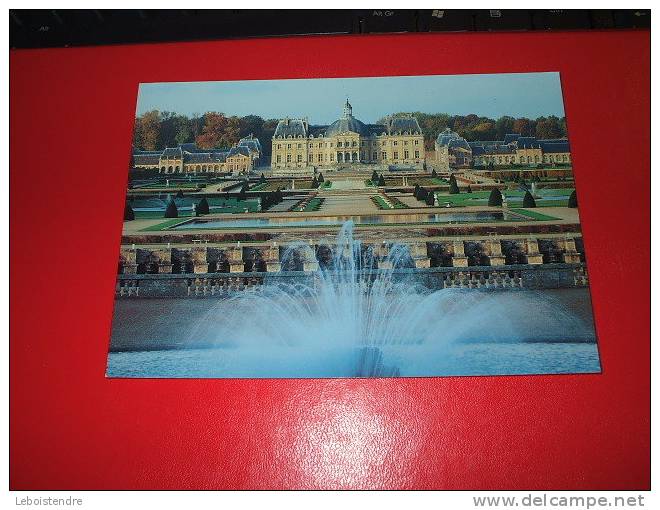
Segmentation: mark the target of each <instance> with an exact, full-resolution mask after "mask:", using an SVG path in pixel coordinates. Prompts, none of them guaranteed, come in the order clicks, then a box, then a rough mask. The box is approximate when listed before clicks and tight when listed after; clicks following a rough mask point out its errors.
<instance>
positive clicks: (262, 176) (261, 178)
mask: <svg viewBox="0 0 660 510" xmlns="http://www.w3.org/2000/svg"><path fill="white" fill-rule="evenodd" d="M259 182H262V183H263V182H266V176H265V175H264V174H261V177H259Z"/></svg>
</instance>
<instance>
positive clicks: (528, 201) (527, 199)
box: [522, 191, 536, 207]
mask: <svg viewBox="0 0 660 510" xmlns="http://www.w3.org/2000/svg"><path fill="white" fill-rule="evenodd" d="M522 206H523V207H536V200H534V197H533V196H532V194H531V193H530V192H529V191H526V192H525V196H524V197H523V202H522Z"/></svg>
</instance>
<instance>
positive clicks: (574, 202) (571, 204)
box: [568, 190, 578, 209]
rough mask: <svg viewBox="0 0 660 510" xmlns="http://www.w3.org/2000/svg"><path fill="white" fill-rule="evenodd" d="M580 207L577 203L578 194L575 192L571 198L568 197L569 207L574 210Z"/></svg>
mask: <svg viewBox="0 0 660 510" xmlns="http://www.w3.org/2000/svg"><path fill="white" fill-rule="evenodd" d="M577 206H578V202H577V194H576V193H575V190H573V192H572V193H571V196H570V197H568V207H572V208H573V209H574V208H576V207H577Z"/></svg>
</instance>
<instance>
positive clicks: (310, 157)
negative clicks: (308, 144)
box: [309, 154, 314, 163]
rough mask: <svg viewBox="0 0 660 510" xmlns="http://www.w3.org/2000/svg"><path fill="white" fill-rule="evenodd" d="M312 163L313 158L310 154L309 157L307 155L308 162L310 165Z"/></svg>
mask: <svg viewBox="0 0 660 510" xmlns="http://www.w3.org/2000/svg"><path fill="white" fill-rule="evenodd" d="M313 161H314V156H312V155H311V154H310V155H309V162H310V163H312V162H313Z"/></svg>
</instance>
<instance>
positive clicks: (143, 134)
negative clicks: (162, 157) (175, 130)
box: [133, 110, 161, 151]
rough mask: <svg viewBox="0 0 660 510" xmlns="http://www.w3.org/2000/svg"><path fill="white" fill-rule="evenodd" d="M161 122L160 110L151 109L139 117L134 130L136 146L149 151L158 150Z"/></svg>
mask: <svg viewBox="0 0 660 510" xmlns="http://www.w3.org/2000/svg"><path fill="white" fill-rule="evenodd" d="M160 123H161V117H160V112H159V111H158V110H151V111H149V112H145V113H143V114H142V115H140V116H139V117H137V118H136V119H135V127H134V130H133V144H134V145H135V147H137V148H140V149H144V150H147V151H153V150H156V149H157V148H158V141H159V138H160Z"/></svg>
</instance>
